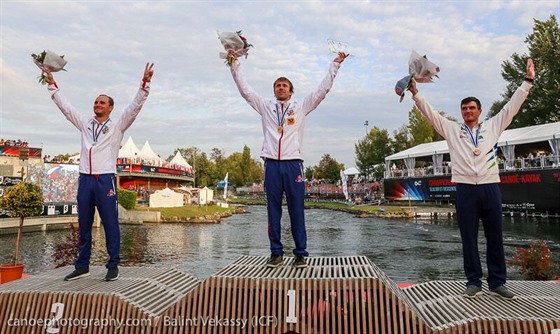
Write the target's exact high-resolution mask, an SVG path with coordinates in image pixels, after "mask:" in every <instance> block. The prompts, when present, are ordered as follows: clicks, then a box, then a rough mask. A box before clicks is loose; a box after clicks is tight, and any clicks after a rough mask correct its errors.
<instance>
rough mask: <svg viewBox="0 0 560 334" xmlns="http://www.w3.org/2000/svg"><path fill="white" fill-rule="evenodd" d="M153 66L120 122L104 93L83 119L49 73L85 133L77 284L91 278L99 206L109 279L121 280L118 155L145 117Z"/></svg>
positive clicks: (62, 105)
mask: <svg viewBox="0 0 560 334" xmlns="http://www.w3.org/2000/svg"><path fill="white" fill-rule="evenodd" d="M152 66H153V64H152V65H151V66H149V65H146V69H145V71H144V76H143V79H142V84H141V86H140V88H139V89H138V93H137V94H136V96H135V98H134V100H133V101H132V103H131V104H130V106H128V108H126V109H125V111H124V112H123V113H122V114H121V115H120V116H119V117H115V118H111V117H109V116H110V114H111V112H112V110H113V104H114V103H113V99H112V98H110V97H109V96H107V95H100V96H99V97H97V99H96V100H95V102H94V106H93V110H94V113H95V115H93V116H90V115H82V114H81V113H79V112H78V111H77V110H76V109H75V108H74V107H73V106H72V105H71V104H70V103H69V102H68V100H66V98H65V97H64V96H63V95H62V93H61V92H60V90H59V88H58V85H57V84H56V82H55V81H54V78H53V76H52V74H51V73H47V75H48V80H47V81H48V83H49V85H48V90H49V92H50V93H51V97H52V99H53V101H54V103H55V104H56V105H57V107H58V108H59V109H60V111H62V114H63V115H64V116H65V117H66V119H67V120H68V121H70V123H72V124H73V125H74V126H75V127H76V128H77V129H78V130H79V131H80V133H81V145H82V148H81V152H80V167H79V171H80V178H79V186H78V196H77V201H78V224H79V228H80V244H79V249H78V258H77V259H76V263H75V271H74V272H73V273H71V274H69V275H67V276H66V277H65V280H74V279H77V278H81V277H85V276H88V275H89V259H90V256H91V239H92V237H91V228H92V224H93V216H94V213H95V207H97V210H98V211H99V216H100V218H101V221H102V222H103V228H104V230H105V242H106V246H107V253H108V254H109V261H108V262H107V265H106V267H107V269H108V274H107V276H106V277H105V279H106V280H115V279H117V278H118V268H117V266H118V264H119V262H120V256H119V253H120V230H119V222H118V211H117V184H116V174H117V155H118V152H119V148H120V144H121V141H122V138H123V135H124V132H125V131H126V130H127V129H128V128H129V127H130V125H132V122H134V120H135V119H136V116H138V114H139V113H140V110H141V109H142V106H143V105H144V102H145V101H146V98H147V97H148V94H149V91H150V80H151V77H152V74H153V70H152Z"/></svg>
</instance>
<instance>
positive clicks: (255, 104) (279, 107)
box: [231, 62, 340, 160]
mask: <svg viewBox="0 0 560 334" xmlns="http://www.w3.org/2000/svg"><path fill="white" fill-rule="evenodd" d="M239 67H240V65H239V62H234V63H233V65H232V66H231V74H232V76H233V79H234V81H235V84H236V85H237V88H238V89H239V92H240V93H241V96H242V97H243V98H244V99H245V100H246V101H247V103H249V105H250V106H251V107H252V108H253V109H255V110H256V111H257V112H258V113H259V115H261V120H262V129H263V135H264V141H263V145H262V150H261V157H262V158H268V159H274V160H295V159H301V160H302V155H301V149H302V144H303V128H304V123H305V116H307V115H308V114H309V113H310V112H311V111H313V110H314V109H315V108H317V106H318V105H319V103H320V102H321V101H322V100H323V99H324V98H325V96H326V95H327V93H328V92H329V90H330V89H331V87H332V85H333V80H334V78H335V76H336V74H337V72H338V69H339V68H340V63H337V62H332V63H331V64H330V67H329V72H328V73H327V76H326V77H325V78H324V79H323V81H322V82H321V84H320V85H319V87H318V88H317V89H316V90H315V92H313V93H311V94H309V95H307V96H306V97H305V98H304V99H303V101H302V102H301V103H300V102H297V101H293V100H289V101H273V100H267V99H264V98H262V97H261V96H259V95H258V94H257V93H256V92H255V91H254V90H253V89H252V88H251V87H250V86H249V84H248V83H247V81H246V80H245V77H244V76H243V74H242V73H241V71H240V69H239ZM283 111H284V115H282V114H283ZM280 124H282V125H283V129H284V130H283V131H281V132H279V131H278V126H279V125H280Z"/></svg>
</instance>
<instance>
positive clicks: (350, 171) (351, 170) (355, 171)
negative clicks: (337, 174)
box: [344, 167, 360, 175]
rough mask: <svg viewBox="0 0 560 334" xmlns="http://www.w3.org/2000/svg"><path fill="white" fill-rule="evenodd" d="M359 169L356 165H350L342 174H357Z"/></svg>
mask: <svg viewBox="0 0 560 334" xmlns="http://www.w3.org/2000/svg"><path fill="white" fill-rule="evenodd" d="M359 174H360V171H359V170H358V169H357V168H356V167H350V168H348V169H346V170H345V171H344V175H359Z"/></svg>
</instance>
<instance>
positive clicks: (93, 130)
mask: <svg viewBox="0 0 560 334" xmlns="http://www.w3.org/2000/svg"><path fill="white" fill-rule="evenodd" d="M109 120H110V118H107V120H106V121H105V122H103V124H101V129H99V123H97V122H96V121H92V122H91V136H92V137H93V142H94V143H97V138H99V135H100V134H101V132H103V128H105V125H106V124H107V123H108V122H109ZM96 125H97V127H96ZM97 129H99V131H97Z"/></svg>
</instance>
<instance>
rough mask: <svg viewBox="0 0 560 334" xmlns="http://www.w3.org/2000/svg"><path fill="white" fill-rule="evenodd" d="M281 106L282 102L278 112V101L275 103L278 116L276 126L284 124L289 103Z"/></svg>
mask: <svg viewBox="0 0 560 334" xmlns="http://www.w3.org/2000/svg"><path fill="white" fill-rule="evenodd" d="M283 106H284V103H282V113H280V110H278V103H276V116H277V117H278V127H280V126H282V125H284V118H285V117H286V112H287V111H288V109H290V104H289V103H288V105H287V106H286V108H284V107H283ZM280 114H282V118H280Z"/></svg>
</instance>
